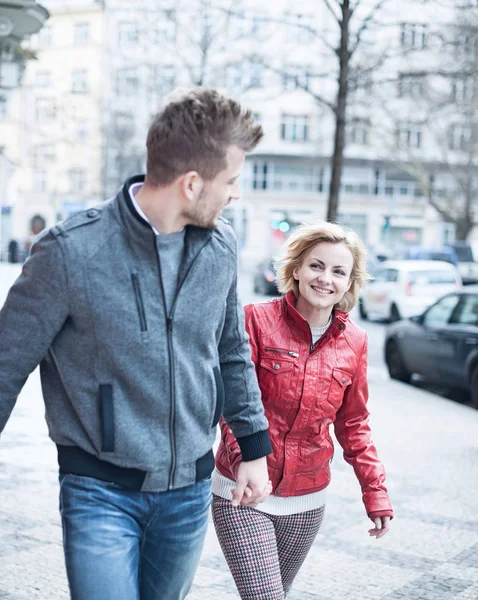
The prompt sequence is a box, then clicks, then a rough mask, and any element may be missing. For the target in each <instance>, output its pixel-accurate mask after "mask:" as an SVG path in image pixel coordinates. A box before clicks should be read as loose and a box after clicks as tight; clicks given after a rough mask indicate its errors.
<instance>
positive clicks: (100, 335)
mask: <svg viewBox="0 0 478 600" xmlns="http://www.w3.org/2000/svg"><path fill="white" fill-rule="evenodd" d="M137 181H142V177H141V176H137V177H134V178H132V179H131V180H129V181H128V182H126V184H125V186H124V187H123V188H122V190H121V191H120V192H119V194H118V195H117V197H116V198H114V199H113V200H111V201H108V202H105V203H103V204H102V205H99V206H98V207H97V208H93V209H89V210H86V211H83V212H80V213H78V214H76V215H74V216H72V217H71V218H70V219H68V220H67V221H65V222H64V223H62V224H59V225H57V226H55V227H53V228H52V229H50V230H49V231H47V232H46V233H45V234H43V235H42V237H41V238H40V239H39V240H38V241H37V242H36V243H35V245H34V247H33V249H32V255H31V257H30V258H29V259H28V261H27V262H26V263H25V265H24V268H23V272H22V274H21V276H20V277H19V279H18V280H17V281H16V283H15V284H14V285H13V287H12V289H11V290H10V293H9V295H8V297H7V300H6V302H5V305H4V307H3V309H2V311H1V312H0V431H2V430H3V428H4V426H5V424H6V422H7V420H8V418H9V416H10V413H11V411H12V409H13V407H14V405H15V401H16V399H17V396H18V394H19V392H20V390H21V388H22V386H23V385H24V383H25V381H26V378H27V377H28V375H29V374H30V373H31V372H32V371H33V370H34V369H35V367H36V366H37V365H38V364H39V363H40V370H41V380H42V388H43V396H44V400H45V405H46V420H47V423H48V427H49V432H50V437H51V438H52V440H53V441H54V442H55V443H56V444H57V447H58V455H59V464H60V468H61V469H62V470H65V471H66V472H71V473H77V474H79V475H86V476H93V477H98V478H100V479H106V480H111V481H116V482H117V483H120V484H123V485H125V486H127V487H131V488H134V489H141V490H143V491H163V490H167V489H174V488H179V487H183V486H187V485H190V484H193V483H194V482H195V481H198V480H200V479H202V478H204V477H206V476H208V475H209V474H210V473H211V471H212V469H213V466H214V460H213V454H212V445H213V443H214V440H215V429H216V424H217V422H218V420H219V417H220V415H221V414H223V415H224V418H225V420H226V421H227V422H228V423H229V425H230V426H231V428H232V430H233V432H234V434H235V435H236V437H237V438H238V441H239V443H240V446H241V450H242V454H243V460H253V459H255V458H260V457H262V456H265V455H267V454H268V453H269V452H270V442H269V437H268V433H267V426H268V423H267V420H266V418H265V416H264V412H263V406H262V402H261V396H260V391H259V388H258V385H257V381H256V376H255V372H254V365H253V363H252V362H251V357H250V350H249V344H248V338H247V334H246V333H245V330H244V317H243V309H242V307H241V305H240V304H239V302H238V298H237V289H236V288H237V251H236V248H237V244H236V239H235V236H234V233H233V230H232V228H231V226H230V225H229V224H228V223H227V221H225V220H223V219H220V220H219V224H218V226H217V228H216V229H215V230H208V229H203V228H199V227H194V226H188V227H187V228H186V235H185V248H184V255H183V260H182V264H181V267H180V270H179V274H178V290H177V293H176V297H175V300H174V303H173V305H172V307H171V310H170V313H169V314H167V310H166V308H165V306H166V304H165V299H164V291H163V289H162V284H161V256H160V253H159V252H158V251H157V245H156V236H155V234H154V232H153V230H152V229H151V227H150V226H149V225H148V224H147V223H146V222H145V221H144V220H143V219H142V218H141V217H140V216H139V215H138V213H137V212H136V211H135V209H134V208H133V206H132V203H131V199H130V195H129V186H130V185H131V184H132V183H135V182H137Z"/></svg>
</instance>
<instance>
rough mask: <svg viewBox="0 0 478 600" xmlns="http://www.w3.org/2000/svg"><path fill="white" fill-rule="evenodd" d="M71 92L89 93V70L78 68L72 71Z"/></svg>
mask: <svg viewBox="0 0 478 600" xmlns="http://www.w3.org/2000/svg"><path fill="white" fill-rule="evenodd" d="M71 92H72V94H86V93H88V71H87V70H86V69H76V70H75V71H72V73H71Z"/></svg>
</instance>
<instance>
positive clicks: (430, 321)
mask: <svg viewBox="0 0 478 600" xmlns="http://www.w3.org/2000/svg"><path fill="white" fill-rule="evenodd" d="M458 300H459V296H457V295H456V294H452V295H450V296H445V297H444V298H442V299H441V300H439V301H438V302H437V303H436V304H434V305H433V306H432V307H431V308H429V309H428V311H427V312H426V313H425V317H424V319H423V323H424V324H425V325H426V326H427V327H443V326H444V325H446V324H447V323H448V321H449V320H450V317H451V315H452V313H453V311H454V310H455V307H456V305H457V304H458Z"/></svg>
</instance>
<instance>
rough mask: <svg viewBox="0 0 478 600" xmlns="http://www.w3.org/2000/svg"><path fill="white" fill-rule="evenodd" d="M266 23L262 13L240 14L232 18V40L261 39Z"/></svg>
mask: <svg viewBox="0 0 478 600" xmlns="http://www.w3.org/2000/svg"><path fill="white" fill-rule="evenodd" d="M263 23H264V16H263V15H262V14H261V13H248V12H238V13H236V14H235V15H234V16H233V17H232V18H231V25H230V32H231V37H232V39H235V40H238V39H241V38H249V39H250V38H254V39H256V40H257V39H258V38H260V36H261V34H262V28H263Z"/></svg>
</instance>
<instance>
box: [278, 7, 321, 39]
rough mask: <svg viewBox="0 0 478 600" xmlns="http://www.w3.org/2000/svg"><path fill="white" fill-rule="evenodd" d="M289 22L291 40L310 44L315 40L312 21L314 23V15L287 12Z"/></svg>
mask: <svg viewBox="0 0 478 600" xmlns="http://www.w3.org/2000/svg"><path fill="white" fill-rule="evenodd" d="M284 18H285V22H286V23H287V25H288V26H287V35H288V38H289V41H291V42H294V43H298V44H310V43H311V42H312V40H313V37H314V35H313V31H312V29H311V23H313V15H309V14H299V13H286V14H285V15H284Z"/></svg>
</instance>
